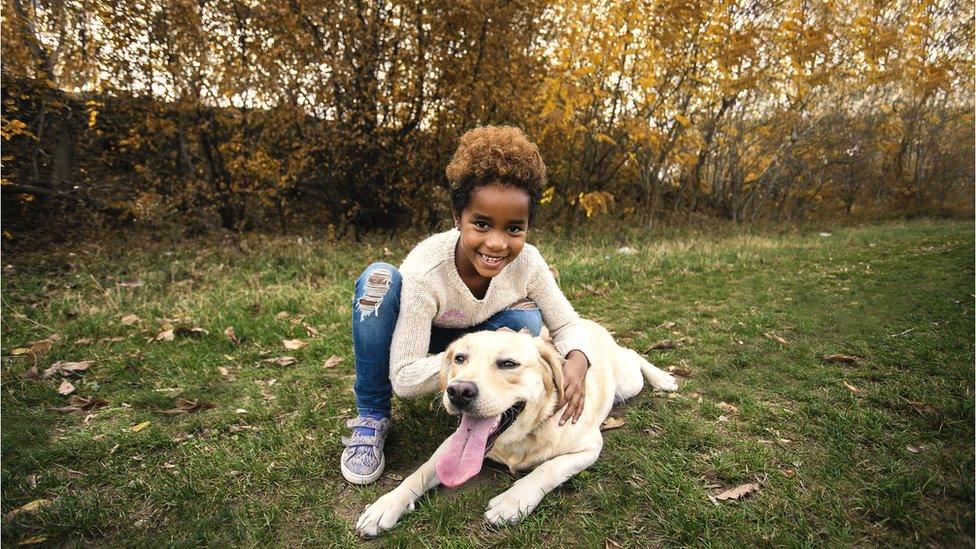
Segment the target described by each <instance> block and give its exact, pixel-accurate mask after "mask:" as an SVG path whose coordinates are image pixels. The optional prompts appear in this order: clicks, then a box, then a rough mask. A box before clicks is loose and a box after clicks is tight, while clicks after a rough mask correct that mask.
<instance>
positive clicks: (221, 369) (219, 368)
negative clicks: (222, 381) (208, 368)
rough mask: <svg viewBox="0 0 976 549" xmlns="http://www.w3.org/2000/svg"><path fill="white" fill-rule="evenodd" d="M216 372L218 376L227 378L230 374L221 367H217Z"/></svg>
mask: <svg viewBox="0 0 976 549" xmlns="http://www.w3.org/2000/svg"><path fill="white" fill-rule="evenodd" d="M217 371H218V372H220V375H222V376H224V377H227V376H229V375H230V372H229V371H228V370H227V368H224V367H223V366H217Z"/></svg>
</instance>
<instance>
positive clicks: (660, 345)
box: [647, 337, 688, 351]
mask: <svg viewBox="0 0 976 549" xmlns="http://www.w3.org/2000/svg"><path fill="white" fill-rule="evenodd" d="M686 341H688V339H687V338H684V337H682V338H680V339H662V340H661V341H658V342H657V343H655V344H653V345H651V346H650V347H648V348H647V350H648V351H653V350H654V349H674V348H676V347H680V346H682V345H684V344H685V342H686Z"/></svg>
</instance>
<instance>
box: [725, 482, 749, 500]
mask: <svg viewBox="0 0 976 549" xmlns="http://www.w3.org/2000/svg"><path fill="white" fill-rule="evenodd" d="M758 489H759V485H758V484H756V483H753V482H750V483H748V484H740V485H739V486H736V487H735V488H732V489H730V490H726V491H724V492H722V493H721V494H718V495H716V496H714V497H715V499H716V500H718V501H727V500H730V499H732V500H738V499H741V498H743V497H745V496H748V495H749V494H751V493H753V492H755V491H756V490H758Z"/></svg>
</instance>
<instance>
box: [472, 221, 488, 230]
mask: <svg viewBox="0 0 976 549" xmlns="http://www.w3.org/2000/svg"><path fill="white" fill-rule="evenodd" d="M472 225H474V226H475V227H477V228H479V229H481V230H486V229H488V224H487V223H485V222H484V221H475V222H473V223H472Z"/></svg>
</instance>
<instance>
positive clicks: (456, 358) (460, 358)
mask: <svg viewBox="0 0 976 549" xmlns="http://www.w3.org/2000/svg"><path fill="white" fill-rule="evenodd" d="M467 358H468V357H466V356H464V355H454V363H455V364H464V361H465V360H466V359H467Z"/></svg>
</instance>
